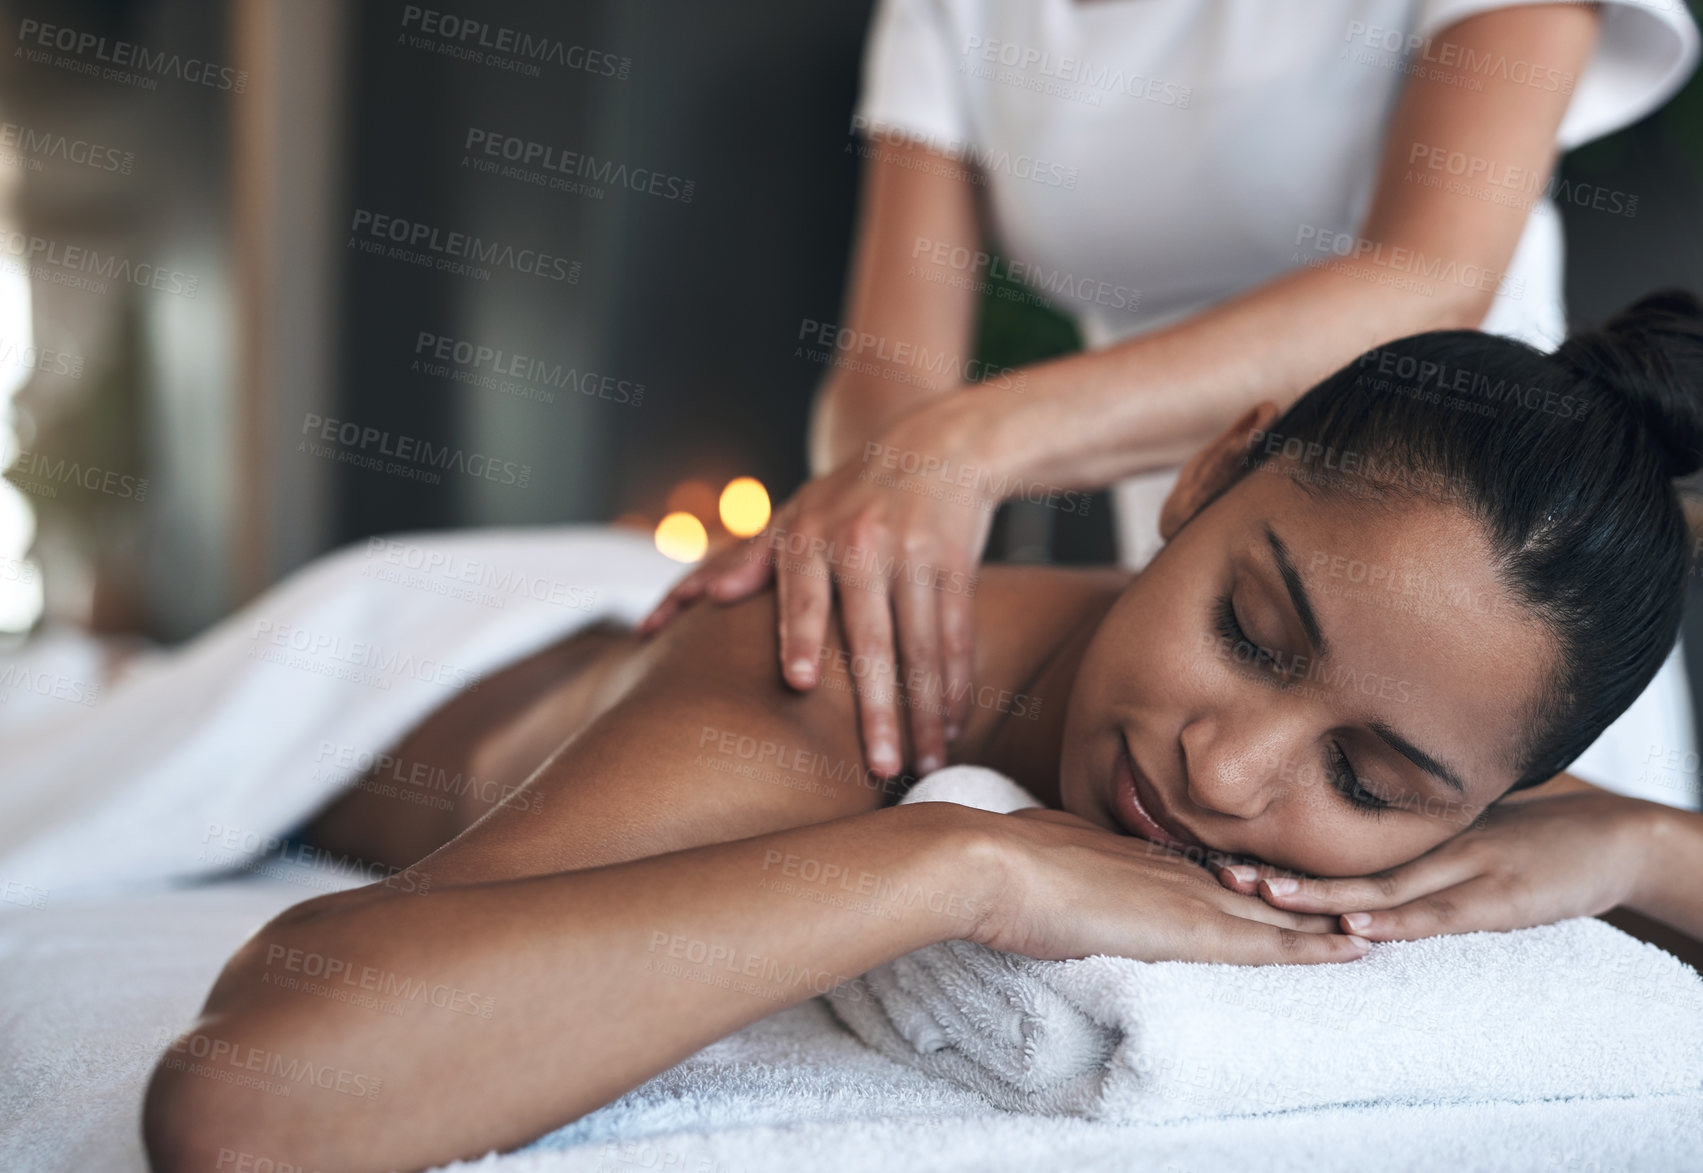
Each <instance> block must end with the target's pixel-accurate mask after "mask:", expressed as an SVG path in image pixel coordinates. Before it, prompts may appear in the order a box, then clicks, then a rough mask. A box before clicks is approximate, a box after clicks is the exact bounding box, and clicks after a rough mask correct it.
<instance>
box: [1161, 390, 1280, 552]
mask: <svg viewBox="0 0 1703 1173" xmlns="http://www.w3.org/2000/svg"><path fill="white" fill-rule="evenodd" d="M1281 414H1283V409H1282V408H1280V407H1278V406H1277V404H1275V403H1273V402H1271V401H1270V400H1269V399H1267V400H1262V401H1261V402H1259V403H1256V404H1254V406H1253V407H1251V408H1249V409H1248V411H1247V412H1246V413H1245V414H1243V416H1242V417H1241V418H1240V419H1238V420H1237V421H1236V422H1235V423H1233V424H1231V425H1230V426H1229V427H1228V428H1226V429H1224V431H1223V432H1222V433H1221V434H1220V435H1219V436H1218V438H1217V439H1215V440H1213V441H1212V442H1211V443H1210V444H1208V445H1207V446H1206V447H1205V448H1202V449H1201V450H1200V451H1199V452H1196V453H1195V454H1194V455H1193V456H1191V457H1190V458H1189V462H1188V463H1187V464H1185V465H1183V471H1182V472H1181V473H1180V474H1179V475H1178V476H1177V483H1176V484H1175V485H1173V486H1172V487H1171V492H1170V495H1169V496H1167V497H1166V498H1165V505H1164V507H1163V508H1161V509H1160V510H1159V536H1160V537H1162V538H1164V539H1165V540H1166V541H1167V542H1168V541H1170V540H1171V539H1172V537H1174V536H1175V535H1176V533H1177V531H1178V530H1180V529H1182V528H1183V525H1184V523H1185V522H1187V521H1188V519H1189V518H1191V517H1193V516H1194V515H1195V514H1196V513H1198V512H1199V511H1200V510H1202V509H1204V508H1206V505H1207V502H1209V501H1211V500H1212V499H1213V498H1214V497H1216V496H1217V495H1218V494H1219V493H1221V492H1223V491H1224V489H1225V487H1226V486H1228V485H1229V484H1230V483H1231V482H1233V481H1234V480H1235V479H1236V473H1237V470H1238V469H1240V468H1241V466H1242V460H1243V459H1244V458H1245V457H1246V456H1247V452H1248V449H1249V448H1251V447H1253V446H1254V444H1256V443H1258V442H1259V438H1260V437H1261V436H1262V435H1264V434H1265V430H1266V429H1267V428H1269V427H1270V426H1271V423H1272V421H1273V420H1275V419H1276V418H1277V417H1278V416H1279V415H1281Z"/></svg>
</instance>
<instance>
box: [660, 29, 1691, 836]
mask: <svg viewBox="0 0 1703 1173" xmlns="http://www.w3.org/2000/svg"><path fill="white" fill-rule="evenodd" d="M1697 55H1698V34H1697V29H1696V27H1695V26H1694V24H1693V23H1692V21H1691V18H1690V17H1689V15H1688V14H1687V12H1686V10H1685V7H1684V5H1683V4H1682V3H1680V2H1678V0H1637V2H1632V0H1625V2H1617V3H1607V4H1602V5H1585V4H1576V3H1520V2H1517V0H879V2H878V4H877V7H876V12H875V17H874V21H873V24H872V26H871V29H870V34H869V38H868V42H867V46H866V50H865V60H864V84H863V92H862V95H861V98H860V100H859V103H858V106H857V111H856V114H855V116H854V119H853V122H854V126H855V127H856V128H857V130H858V131H859V132H860V133H861V135H862V139H861V142H862V144H863V145H862V154H863V156H864V159H865V160H866V166H865V168H864V190H863V195H862V203H861V211H860V216H859V223H858V229H857V235H856V241H855V250H854V257H853V264H852V273H851V278H850V288H849V291H848V296H847V302H846V306H845V310H844V313H843V315H842V320H841V321H840V322H838V323H833V324H832V325H831V326H827V327H824V331H825V337H828V338H830V339H841V338H844V339H852V340H857V345H855V346H851V347H847V348H845V349H842V350H836V354H837V355H841V356H843V357H844V359H847V360H850V359H855V361H840V362H837V363H836V365H835V366H834V367H833V369H832V373H831V374H830V375H829V376H828V378H827V380H826V381H825V383H824V384H823V386H822V387H821V389H820V391H819V394H818V398H817V402H816V406H815V412H814V417H813V423H812V434H811V437H810V460H811V467H812V471H813V473H814V474H815V477H814V479H813V480H811V481H809V482H807V483H806V484H805V485H804V486H803V487H802V488H801V489H800V490H799V491H798V492H797V494H796V495H795V496H794V497H793V498H792V499H791V500H790V501H788V502H786V503H785V504H784V505H783V506H782V507H781V508H780V509H778V510H777V511H776V514H775V517H774V519H773V521H772V524H771V528H770V531H769V532H767V533H765V534H763V535H760V536H759V537H758V538H757V539H755V540H754V542H755V544H754V546H753V547H735V548H734V549H732V550H729V551H724V552H723V553H722V554H721V555H719V556H717V557H716V558H712V559H711V560H710V561H709V562H708V563H706V564H705V565H704V566H703V567H701V568H699V570H698V571H697V572H696V573H694V574H693V575H691V576H689V577H688V578H686V579H685V580H684V581H683V582H682V583H681V584H680V586H679V587H678V588H676V590H675V591H674V592H673V594H672V595H671V596H670V597H669V599H668V600H666V601H665V602H664V603H663V605H662V606H661V607H659V608H658V610H657V612H656V613H655V614H654V615H653V616H652V617H651V619H650V620H649V621H647V626H648V627H649V628H651V629H654V628H655V627H656V626H659V625H660V624H661V623H663V622H666V621H667V619H668V617H669V616H670V615H671V614H673V613H674V612H675V611H676V610H677V609H678V607H679V606H681V605H683V604H685V603H688V602H690V601H691V600H693V599H696V598H698V597H701V596H703V595H705V594H706V593H707V594H708V595H709V596H711V597H713V598H716V599H721V600H730V599H734V598H739V597H743V596H745V595H747V594H749V593H750V592H752V591H754V590H756V589H758V588H759V587H761V586H763V585H764V584H765V583H766V581H767V579H768V577H769V576H770V574H774V575H775V578H776V581H777V587H778V590H779V593H780V598H781V619H780V626H781V668H782V671H783V673H784V674H785V676H786V679H787V680H788V681H789V682H790V683H791V684H792V685H793V686H795V687H797V688H800V689H807V688H810V687H812V686H813V685H814V684H815V681H816V678H817V670H816V665H817V662H818V653H819V649H820V646H821V644H822V642H823V636H824V632H825V630H826V625H827V623H828V622H829V621H830V613H831V607H830V604H831V599H832V597H833V593H834V584H835V583H837V584H838V591H837V595H838V599H839V603H840V606H841V610H842V621H843V623H844V626H845V630H846V638H847V641H848V647H849V650H850V651H851V653H852V654H853V656H856V657H864V658H865V659H864V660H863V661H861V662H864V663H875V664H885V665H895V664H896V666H897V667H896V671H894V672H891V673H888V678H889V679H893V678H897V681H899V682H900V683H899V685H898V687H889V688H885V689H879V690H872V689H865V691H864V693H863V695H862V696H861V697H860V701H861V713H860V723H861V730H862V736H863V743H864V748H865V753H866V756H867V759H868V762H869V765H870V767H871V768H872V769H874V770H875V771H876V772H877V773H880V774H883V775H891V774H896V773H898V772H899V771H900V770H901V768H902V767H903V766H904V765H905V763H903V762H901V760H900V758H901V740H900V737H899V728H900V721H901V720H905V721H908V722H909V725H910V732H911V736H912V743H913V746H914V753H913V758H914V760H913V761H912V762H911V763H910V765H911V766H912V767H913V768H914V769H915V770H916V772H917V773H919V774H921V773H927V772H928V771H930V770H931V769H934V768H936V767H937V766H939V765H941V764H943V763H944V762H945V760H946V746H947V743H948V741H949V740H950V739H951V738H952V737H953V736H954V735H955V734H956V733H957V731H958V729H959V728H960V727H961V726H962V723H963V721H964V718H965V712H966V710H967V708H968V706H969V704H970V698H971V697H972V696H973V695H974V692H973V690H972V689H971V688H969V687H968V682H969V679H970V673H971V665H970V656H971V648H972V646H973V644H972V639H971V630H970V629H971V615H972V607H973V593H974V591H973V584H974V582H975V574H976V567H977V564H978V563H979V561H980V559H981V555H982V552H983V547H984V544H985V542H986V540H987V536H988V528H989V524H990V521H991V518H992V511H993V506H994V505H995V504H996V503H997V499H1000V498H1003V499H1011V498H1013V497H1023V498H1027V499H1031V500H1050V501H1051V502H1053V503H1055V504H1060V503H1062V502H1070V503H1072V506H1073V507H1074V506H1075V505H1076V504H1077V503H1079V502H1081V501H1082V500H1084V499H1085V498H1084V494H1086V492H1088V491H1090V490H1093V489H1097V488H1103V487H1106V486H1112V491H1113V499H1114V503H1115V510H1116V522H1117V533H1118V542H1119V552H1120V557H1121V560H1122V561H1123V562H1124V564H1125V565H1127V566H1129V567H1132V568H1135V567H1139V566H1141V565H1143V564H1145V563H1146V561H1147V560H1148V559H1150V558H1151V557H1152V556H1153V554H1154V553H1155V552H1156V551H1157V549H1158V548H1159V545H1160V539H1159V529H1158V515H1159V504H1160V502H1161V501H1162V500H1163V498H1164V496H1165V493H1166V491H1167V490H1168V489H1169V487H1170V485H1171V484H1172V483H1173V481H1174V480H1175V477H1176V470H1177V466H1178V465H1179V464H1180V463H1181V462H1182V461H1183V460H1184V458H1186V457H1187V456H1188V455H1189V454H1190V453H1192V452H1194V451H1195V450H1196V449H1197V448H1199V447H1200V446H1201V445H1202V444H1203V443H1205V442H1206V441H1207V440H1208V439H1209V438H1211V437H1212V436H1214V435H1216V434H1217V433H1218V432H1219V431H1221V430H1222V429H1223V428H1224V427H1226V426H1227V425H1228V424H1229V423H1230V422H1231V421H1232V420H1233V419H1235V418H1236V417H1237V416H1238V415H1240V414H1241V413H1243V412H1245V411H1246V410H1247V409H1248V408H1250V407H1251V406H1252V405H1253V404H1255V403H1257V402H1258V401H1260V400H1262V399H1269V400H1274V401H1276V402H1277V403H1278V404H1279V405H1280V406H1284V407H1287V406H1288V405H1289V404H1290V403H1291V402H1293V401H1294V399H1296V398H1297V397H1298V396H1299V395H1300V394H1301V393H1302V392H1303V391H1304V390H1305V389H1306V388H1307V387H1309V386H1311V385H1312V384H1313V383H1315V382H1316V381H1317V380H1319V379H1320V378H1322V377H1323V376H1324V375H1326V374H1327V373H1329V372H1330V371H1332V370H1334V369H1336V368H1337V367H1339V366H1341V365H1342V364H1343V363H1345V362H1347V361H1349V360H1350V359H1352V358H1354V357H1355V356H1356V355H1359V354H1361V353H1362V352H1364V351H1366V350H1368V349H1369V348H1373V347H1376V346H1377V345H1379V344H1380V343H1382V342H1385V341H1388V340H1390V339H1393V338H1397V337H1400V336H1403V335H1407V334H1412V333H1416V332H1419V331H1423V330H1432V329H1447V328H1457V327H1477V328H1482V329H1485V330H1489V331H1492V332H1497V333H1503V334H1508V335H1512V336H1514V337H1518V338H1521V339H1524V340H1526V341H1529V342H1531V343H1533V344H1534V345H1536V346H1539V347H1540V348H1542V349H1545V350H1548V349H1553V348H1554V346H1555V345H1556V344H1557V343H1558V342H1559V341H1560V339H1561V338H1562V337H1563V335H1564V334H1565V325H1566V323H1565V315H1564V312H1563V306H1562V300H1561V294H1562V246H1561V225H1560V218H1559V214H1558V212H1557V209H1556V203H1557V202H1559V201H1561V200H1566V201H1568V202H1571V203H1574V204H1576V205H1578V206H1580V207H1581V208H1589V209H1590V210H1591V213H1592V214H1600V215H1621V216H1628V215H1633V214H1635V212H1636V198H1635V196H1632V195H1629V194H1628V193H1624V192H1618V191H1607V190H1605V189H1602V188H1599V187H1595V186H1592V185H1589V184H1569V183H1563V182H1561V181H1559V180H1557V179H1555V178H1554V177H1553V173H1554V163H1555V159H1556V155H1557V152H1558V150H1564V149H1567V148H1570V147H1574V146H1577V145H1579V144H1580V143H1583V142H1586V141H1589V140H1590V139H1593V138H1596V137H1598V136H1600V135H1603V134H1605V133H1608V132H1609V131H1612V130H1614V129H1616V128H1618V127H1621V126H1623V125H1626V124H1627V123H1630V122H1632V121H1634V120H1636V119H1638V118H1640V117H1642V116H1644V115H1645V114H1647V113H1649V112H1650V111H1651V110H1653V109H1655V108H1656V107H1657V106H1659V105H1660V104H1661V103H1662V102H1664V101H1665V100H1666V99H1667V98H1668V97H1669V96H1670V95H1671V94H1672V93H1673V92H1674V91H1675V90H1676V89H1677V88H1678V87H1679V86H1680V85H1681V84H1682V83H1683V82H1684V80H1685V79H1686V77H1688V76H1689V74H1690V73H1691V71H1692V69H1693V68H1694V66H1695V63H1696V60H1697ZM995 251H997V253H998V255H999V257H1000V258H1001V259H1000V260H999V261H997V262H996V261H995V260H994V259H993V257H992V254H993V253H994V252H995ZM996 264H998V265H1000V266H1003V267H1004V268H1005V269H1006V270H1007V271H1008V272H1009V273H1010V274H1011V275H1013V276H1016V277H1018V278H1020V279H1022V280H1024V281H1025V282H1026V283H1027V284H1028V286H1029V287H1030V288H1033V289H1035V290H1038V291H1040V293H1041V294H1043V295H1045V296H1047V297H1048V298H1049V299H1050V300H1051V301H1052V302H1053V304H1055V305H1056V306H1057V307H1058V308H1060V309H1062V310H1063V311H1065V312H1067V313H1069V314H1071V315H1072V316H1073V317H1074V318H1075V319H1076V321H1077V323H1078V325H1079V327H1080V330H1081V333H1082V336H1083V338H1084V340H1085V343H1086V349H1085V350H1084V351H1083V352H1082V353H1080V354H1076V355H1072V356H1070V357H1066V358H1061V359H1056V360H1053V361H1049V362H1044V363H1040V364H1036V365H1034V366H1032V367H1029V368H1026V369H1023V370H1020V371H1017V372H1009V373H1002V372H994V373H993V375H992V377H986V373H985V372H981V371H977V370H975V369H974V368H973V365H972V364H971V363H970V362H968V361H966V356H972V355H973V353H974V351H973V337H974V328H975V325H976V311H977V307H978V305H979V304H980V299H981V290H982V288H983V287H984V285H985V283H986V282H987V280H988V278H989V275H990V272H991V271H992V270H993V268H994V266H995V265H996ZM836 345H837V343H836ZM940 356H953V357H952V360H951V361H942V360H941V359H940ZM1372 361H1376V359H1375V358H1374V359H1373V360H1372ZM1378 374H1379V376H1380V377H1381V378H1385V379H1387V386H1388V388H1389V390H1390V391H1391V392H1392V393H1401V394H1424V395H1444V396H1450V397H1453V398H1455V399H1456V400H1457V405H1458V407H1459V410H1461V411H1463V412H1466V411H1471V410H1472V408H1473V407H1474V406H1475V402H1474V396H1475V395H1476V396H1479V397H1481V398H1482V397H1484V396H1487V395H1496V394H1501V395H1509V394H1512V395H1515V396H1517V397H1518V398H1519V400H1520V402H1522V403H1526V404H1527V405H1528V406H1529V408H1530V409H1531V410H1554V411H1561V410H1564V407H1565V405H1563V404H1560V403H1553V404H1552V403H1550V402H1549V401H1548V400H1547V399H1546V398H1545V397H1544V396H1543V394H1542V393H1541V391H1538V392H1536V393H1534V392H1533V389H1530V388H1523V389H1510V388H1501V389H1497V388H1492V387H1487V386H1484V385H1483V382H1484V381H1483V380H1475V379H1474V377H1473V374H1472V372H1427V373H1425V374H1424V375H1420V374H1419V373H1417V372H1404V371H1398V370H1393V369H1392V370H1391V371H1389V372H1383V371H1382V370H1381V369H1380V371H1379V372H1378ZM971 380H975V381H971ZM1380 385H1384V384H1380ZM1269 439H1270V440H1271V441H1272V442H1274V443H1278V442H1281V440H1282V438H1281V437H1272V438H1269ZM1061 507H1062V505H1061ZM776 551H780V552H781V553H780V554H779V555H778V556H777V554H776V553H775V552H776ZM1326 554H1327V555H1328V557H1327V558H1326V561H1325V567H1324V569H1323V570H1321V571H1320V573H1328V572H1329V570H1330V568H1331V567H1332V566H1334V565H1336V564H1337V559H1338V557H1340V558H1341V560H1342V563H1343V564H1344V565H1345V566H1346V565H1348V564H1349V563H1351V561H1352V555H1353V554H1354V552H1353V551H1335V552H1326ZM889 567H891V568H892V569H889ZM918 567H923V568H926V571H925V572H920V573H919V572H918V571H917V570H916V568H918ZM1338 585H1341V586H1343V587H1344V589H1349V588H1351V587H1355V586H1358V585H1363V584H1356V583H1352V582H1350V581H1349V580H1348V579H1347V578H1346V577H1345V579H1344V581H1343V583H1341V584H1338ZM901 690H905V691H901ZM1689 707H1690V701H1689V696H1688V694H1687V692H1686V687H1685V683H1684V675H1683V666H1682V664H1681V662H1680V659H1679V653H1678V649H1677V647H1676V648H1675V651H1674V654H1673V655H1671V656H1670V657H1669V659H1668V662H1667V663H1666V665H1665V666H1664V667H1663V669H1662V671H1661V672H1660V674H1658V675H1657V677H1656V679H1655V680H1654V681H1653V682H1652V684H1651V686H1650V687H1649V689H1647V690H1646V691H1645V693H1644V694H1643V696H1641V697H1640V698H1639V700H1638V702H1637V703H1636V704H1634V706H1633V707H1632V708H1631V709H1630V710H1629V711H1628V712H1627V713H1626V714H1625V715H1624V716H1623V717H1622V718H1621V719H1620V721H1618V722H1617V723H1616V724H1615V725H1614V726H1612V727H1611V728H1610V729H1609V730H1608V731H1607V732H1606V733H1605V734H1604V735H1603V737H1602V738H1601V739H1600V740H1599V741H1598V742H1597V743H1596V744H1595V745H1594V746H1593V747H1592V748H1591V749H1590V750H1589V751H1587V752H1586V754H1585V755H1584V756H1583V757H1581V758H1580V759H1579V760H1578V762H1577V763H1576V765H1575V768H1574V769H1575V772H1577V773H1580V774H1582V775H1583V776H1586V777H1589V778H1591V779H1594V780H1596V781H1598V782H1600V783H1601V784H1603V785H1605V786H1610V787H1613V788H1615V789H1619V790H1622V791H1626V792H1629V793H1636V794H1640V795H1641V796H1643V797H1649V798H1655V799H1660V800H1665V801H1668V802H1670V803H1675V804H1681V805H1689V804H1691V802H1692V793H1691V791H1692V790H1693V789H1694V787H1695V776H1694V774H1680V773H1677V772H1674V771H1669V770H1665V769H1660V768H1655V769H1652V767H1651V762H1652V757H1651V755H1652V747H1655V748H1654V752H1655V755H1656V758H1658V759H1660V760H1661V761H1665V760H1667V759H1668V758H1670V757H1677V759H1678V760H1682V761H1683V760H1690V761H1695V754H1694V752H1693V751H1694V749H1695V742H1694V739H1693V736H1692V732H1691V727H1690V718H1689Z"/></svg>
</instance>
